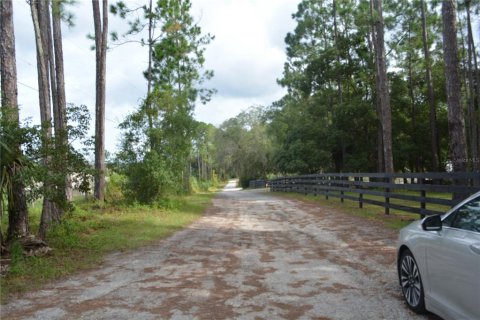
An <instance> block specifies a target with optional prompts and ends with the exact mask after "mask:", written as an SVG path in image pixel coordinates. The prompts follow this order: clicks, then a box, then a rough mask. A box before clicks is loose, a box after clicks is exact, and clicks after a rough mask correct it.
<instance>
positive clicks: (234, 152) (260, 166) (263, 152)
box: [214, 107, 272, 186]
mask: <svg viewBox="0 0 480 320" xmlns="http://www.w3.org/2000/svg"><path fill="white" fill-rule="evenodd" d="M264 117H265V115H264V110H263V108H262V107H251V108H250V109H248V110H247V111H244V112H242V113H240V114H239V115H238V116H237V117H235V118H232V119H229V120H227V121H225V122H223V123H222V125H221V126H220V128H219V130H217V131H216V134H215V139H214V141H215V148H216V150H217V152H216V164H217V167H218V169H219V170H220V171H221V173H222V174H223V175H224V176H225V177H229V176H237V177H239V179H240V181H241V183H242V185H243V186H248V181H249V180H252V179H261V178H265V177H266V176H267V174H268V173H269V172H270V171H271V153H272V142H271V138H270V137H269V135H268V133H267V129H266V123H265V121H264Z"/></svg>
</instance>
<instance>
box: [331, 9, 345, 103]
mask: <svg viewBox="0 0 480 320" xmlns="http://www.w3.org/2000/svg"><path fill="white" fill-rule="evenodd" d="M337 29H338V28H337V1H336V0H333V30H334V36H335V50H336V52H335V59H336V62H337V68H339V67H340V54H339V52H340V48H339V46H338V30H337ZM337 86H338V88H337V90H338V101H339V103H340V105H342V104H343V91H342V74H341V72H339V70H338V69H337Z"/></svg>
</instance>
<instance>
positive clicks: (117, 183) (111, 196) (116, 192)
mask: <svg viewBox="0 0 480 320" xmlns="http://www.w3.org/2000/svg"><path fill="white" fill-rule="evenodd" d="M125 182H126V177H125V176H124V175H121V174H119V173H116V172H111V173H110V174H109V175H108V177H107V186H106V190H105V201H106V202H110V203H118V202H120V201H122V200H123V199H124V196H123V191H122V187H123V185H124V184H125Z"/></svg>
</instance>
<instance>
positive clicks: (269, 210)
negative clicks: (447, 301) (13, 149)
mask: <svg viewBox="0 0 480 320" xmlns="http://www.w3.org/2000/svg"><path fill="white" fill-rule="evenodd" d="M395 239H396V232H394V231H391V230H385V229H382V228H380V227H379V226H378V225H372V224H370V223H369V222H368V221H366V220H364V219H361V218H357V217H352V216H348V215H344V214H342V213H338V212H333V211H331V210H326V209H322V208H320V207H318V206H316V205H314V204H311V203H305V202H300V201H296V200H288V199H283V198H277V197H274V196H272V195H271V194H269V192H268V191H264V190H260V191H258V190H253V191H240V190H237V189H235V188H234V187H233V186H232V184H229V185H228V186H227V188H226V189H225V190H224V191H223V192H221V193H220V194H219V196H218V197H217V198H216V199H215V200H214V201H213V207H212V208H211V209H209V210H208V212H207V213H206V214H205V216H204V217H202V218H201V219H200V220H198V221H197V222H195V223H194V224H192V225H190V226H189V227H188V228H186V229H185V230H183V231H180V232H177V233H176V234H175V235H173V236H172V237H170V238H168V239H165V240H163V241H161V242H159V243H158V244H157V245H154V246H149V247H145V248H141V249H139V250H136V251H130V252H123V253H121V252H119V253H115V254H112V255H109V256H108V257H107V258H106V260H105V262H104V263H103V264H102V265H101V266H99V268H98V269H96V270H91V271H86V272H83V273H80V274H78V275H76V276H73V277H71V278H69V279H65V280H62V281H58V282H55V283H53V284H51V285H48V286H46V287H44V288H42V290H38V291H34V292H31V293H28V294H26V295H24V296H23V297H22V298H19V299H16V300H14V301H12V302H11V303H10V304H7V305H4V306H2V310H1V318H2V319H49V320H50V319H233V318H236V319H342V320H344V319H356V320H359V319H369V320H370V319H427V318H431V319H433V318H435V317H433V316H427V317H422V316H417V315H415V314H413V313H412V312H410V311H409V310H408V309H407V307H406V306H405V305H404V303H403V301H402V300H401V296H400V293H399V286H398V282H397V279H396V272H395V247H394V245H395Z"/></svg>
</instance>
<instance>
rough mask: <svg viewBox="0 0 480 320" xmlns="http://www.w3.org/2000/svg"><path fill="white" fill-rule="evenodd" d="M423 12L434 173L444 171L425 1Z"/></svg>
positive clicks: (424, 50) (422, 3)
mask: <svg viewBox="0 0 480 320" xmlns="http://www.w3.org/2000/svg"><path fill="white" fill-rule="evenodd" d="M420 5H421V12H422V42H423V55H424V59H425V78H426V81H427V87H428V104H429V106H430V115H429V120H430V141H431V142H430V145H431V153H432V169H433V171H442V169H441V168H440V147H439V143H438V130H437V108H436V106H435V93H434V91H433V80H432V60H431V58H430V50H429V48H428V31H427V19H426V14H425V1H424V0H422V1H421V3H420Z"/></svg>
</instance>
